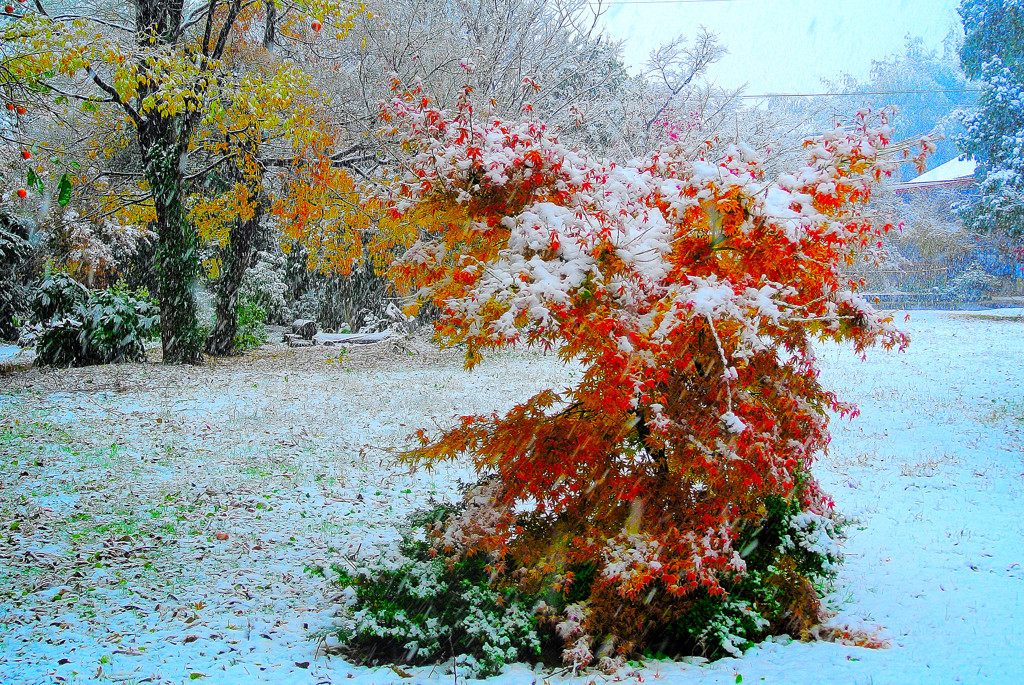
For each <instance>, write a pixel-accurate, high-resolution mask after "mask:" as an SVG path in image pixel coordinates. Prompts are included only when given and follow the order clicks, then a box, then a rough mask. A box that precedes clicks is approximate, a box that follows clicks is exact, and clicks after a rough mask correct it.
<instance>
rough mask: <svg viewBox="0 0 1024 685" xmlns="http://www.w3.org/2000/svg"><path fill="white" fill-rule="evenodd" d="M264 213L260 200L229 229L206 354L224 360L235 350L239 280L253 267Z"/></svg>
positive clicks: (240, 282) (240, 283)
mask: <svg viewBox="0 0 1024 685" xmlns="http://www.w3.org/2000/svg"><path fill="white" fill-rule="evenodd" d="M264 212H265V207H264V203H263V202H262V201H259V202H258V204H257V205H256V211H255V212H254V213H253V216H252V218H251V219H249V220H247V221H236V222H235V225H234V226H233V227H232V229H231V234H230V237H229V241H230V242H229V243H228V245H227V247H226V248H225V250H224V252H223V253H222V257H221V276H220V280H218V281H217V320H216V322H215V323H214V324H213V330H212V331H211V332H210V337H209V338H207V340H206V353H207V354H212V355H216V356H221V357H223V356H227V355H230V354H233V353H234V351H235V334H237V333H238V294H239V291H240V290H241V287H242V278H243V277H244V276H245V272H246V271H247V270H248V269H249V267H250V266H252V261H253V257H254V256H255V253H256V238H257V236H258V235H259V225H260V219H261V218H262V217H263V214H264Z"/></svg>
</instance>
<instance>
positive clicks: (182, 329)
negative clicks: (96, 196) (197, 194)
mask: <svg viewBox="0 0 1024 685" xmlns="http://www.w3.org/2000/svg"><path fill="white" fill-rule="evenodd" d="M183 10H184V3H183V2H182V0H136V2H135V29H136V38H137V40H138V42H139V46H140V47H141V48H142V50H143V51H142V53H141V54H142V55H145V54H146V52H147V51H149V50H151V49H154V48H157V49H159V48H160V47H164V46H171V45H174V44H176V43H177V41H178V40H179V39H180V32H181V21H182V12H183ZM211 11H212V7H211ZM140 60H141V61H140V67H141V68H140V71H141V72H142V73H148V74H150V75H151V77H152V78H153V80H152V81H150V82H149V83H147V84H145V85H143V86H141V87H140V88H139V91H138V92H137V93H136V98H137V101H138V102H139V103H142V102H145V99H146V97H147V96H149V95H151V94H154V93H155V92H156V91H158V90H159V82H160V79H161V78H162V77H163V76H164V74H163V73H161V72H160V70H159V67H156V66H154V64H153V62H152V61H150V60H146V59H143V58H142V57H140ZM137 111H138V112H141V114H136V115H135V116H134V117H133V119H134V121H135V125H136V128H137V130H138V141H139V148H140V151H141V153H142V161H143V175H144V176H145V178H146V182H147V183H149V188H150V192H151V193H152V195H153V206H154V210H155V212H156V221H155V222H154V225H153V229H154V231H155V233H156V234H157V259H156V261H157V270H158V276H159V282H160V342H161V345H162V346H163V353H164V363H165V364H197V363H199V362H201V361H202V358H203V357H202V349H203V339H202V335H201V334H200V332H199V320H198V316H197V311H196V309H197V308H196V299H195V293H194V288H195V285H196V280H197V279H198V276H199V254H198V246H197V241H196V236H195V232H194V230H193V228H192V226H190V225H189V223H188V221H187V220H186V216H185V207H184V205H183V203H182V194H183V191H184V189H183V187H182V186H183V185H184V183H185V155H186V153H187V151H188V144H189V140H190V139H191V137H192V128H193V125H194V122H195V116H196V115H195V114H194V113H191V112H188V111H181V112H179V113H174V114H171V113H168V114H162V113H161V112H160V111H159V110H157V109H156V108H150V109H149V110H148V111H144V110H142V109H141V108H140V109H138V110H137Z"/></svg>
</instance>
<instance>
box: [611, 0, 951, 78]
mask: <svg viewBox="0 0 1024 685" xmlns="http://www.w3.org/2000/svg"><path fill="white" fill-rule="evenodd" d="M604 2H605V4H606V6H607V7H608V12H607V14H606V17H605V26H606V29H607V31H608V33H609V34H610V35H611V37H612V38H614V39H618V40H625V41H626V45H625V51H624V56H625V58H626V61H627V63H628V64H630V66H631V67H640V66H641V65H642V64H643V63H644V62H645V61H646V59H647V55H648V54H649V52H650V51H651V50H652V49H653V48H655V47H657V46H658V45H659V44H661V43H664V42H666V41H668V40H670V39H672V38H673V37H675V36H677V35H679V34H680V33H682V34H685V35H687V36H688V37H692V36H693V35H694V34H695V33H696V28H697V27H698V26H700V25H701V24H703V25H705V26H707V27H708V28H709V29H711V30H712V31H714V32H716V33H718V35H719V37H720V39H721V42H722V43H723V44H724V45H725V46H726V47H727V48H728V49H729V53H730V54H729V55H727V56H725V57H724V58H722V60H721V61H720V62H718V63H717V64H715V65H714V66H713V67H712V70H711V72H710V76H711V78H712V79H714V80H715V81H716V83H717V84H718V85H720V86H724V87H737V86H740V85H742V84H743V83H748V84H749V86H748V89H747V91H746V92H747V93H748V94H760V93H768V92H772V93H774V92H786V93H795V92H821V90H822V84H821V78H822V77H826V78H834V77H835V76H837V75H839V74H840V73H843V72H846V73H850V74H852V75H853V76H855V77H857V78H858V79H859V80H865V79H866V78H867V76H868V74H869V71H870V69H871V61H872V60H873V59H875V60H877V59H881V58H884V57H886V56H888V55H892V54H894V53H901V52H903V45H904V42H905V41H904V39H905V36H906V35H907V33H910V34H912V35H917V36H922V37H923V38H924V42H925V44H926V45H927V46H929V47H940V46H941V43H942V39H943V38H944V37H945V36H946V34H947V32H948V31H949V29H950V28H951V27H953V26H954V25H956V26H957V27H959V16H958V15H957V13H956V8H957V6H958V4H959V2H958V0H675V1H673V0H668V1H666V0H643V1H641V0H619V1H618V2H616V1H615V0H604Z"/></svg>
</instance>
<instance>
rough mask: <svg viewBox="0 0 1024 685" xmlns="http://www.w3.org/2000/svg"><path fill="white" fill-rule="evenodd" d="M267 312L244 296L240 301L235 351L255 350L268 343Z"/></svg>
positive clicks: (254, 301)
mask: <svg viewBox="0 0 1024 685" xmlns="http://www.w3.org/2000/svg"><path fill="white" fill-rule="evenodd" d="M266 321H267V311H266V309H264V308H263V307H262V306H260V304H259V303H258V302H257V301H256V300H253V299H251V298H249V297H246V296H244V295H243V296H242V297H240V298H239V300H238V329H237V330H236V332H235V349H236V350H238V351H240V352H241V351H244V350H251V349H255V348H257V347H259V346H261V345H263V344H265V343H266V342H267V339H268V338H269V334H268V333H267V327H266V325H265V324H266Z"/></svg>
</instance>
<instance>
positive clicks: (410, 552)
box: [326, 497, 842, 676]
mask: <svg viewBox="0 0 1024 685" xmlns="http://www.w3.org/2000/svg"><path fill="white" fill-rule="evenodd" d="M763 506H764V512H765V513H764V517H763V519H762V521H761V525H759V526H758V527H757V529H756V530H751V531H748V533H747V534H746V535H745V536H743V538H742V539H741V540H740V541H738V544H737V549H741V550H743V555H744V557H745V561H746V564H747V570H746V572H745V573H744V574H742V575H740V576H739V577H737V578H736V579H735V580H734V581H733V582H731V583H728V584H727V586H726V587H725V590H726V594H724V595H712V594H709V593H707V592H706V591H704V590H698V591H696V592H695V593H694V594H692V595H689V596H687V597H683V598H679V600H678V601H679V605H678V608H677V609H676V610H671V611H668V612H666V615H673V616H674V618H673V619H672V620H670V621H668V622H667V623H662V624H660V625H649V626H646V628H645V629H644V631H643V632H644V633H645V634H643V635H641V638H640V639H639V640H638V641H636V642H634V643H632V644H633V648H632V651H630V650H627V651H621V650H620V652H619V653H618V654H617V655H616V652H615V651H614V648H615V646H616V645H618V644H621V643H618V642H617V641H616V640H609V639H607V638H608V636H605V637H604V638H603V639H602V638H601V637H600V635H601V632H600V628H601V626H600V625H593V624H592V620H591V619H592V617H593V616H594V615H595V614H594V611H595V610H597V608H598V607H599V606H600V605H601V603H602V602H606V601H607V598H601V597H598V596H597V592H598V588H599V587H600V583H597V582H596V581H597V580H598V578H596V575H597V574H596V572H595V568H594V567H592V566H580V567H575V568H573V569H569V570H570V571H571V572H572V573H571V576H570V575H569V574H568V573H566V574H565V575H563V576H559V580H558V582H557V584H554V583H545V584H544V586H543V587H541V588H539V589H538V593H537V594H536V595H535V596H525V595H523V594H522V593H521V591H520V590H516V589H514V588H513V587H512V586H511V584H509V583H507V581H506V582H505V584H504V585H502V580H501V579H502V578H508V577H509V576H514V575H515V571H516V570H515V569H507V568H504V569H501V572H498V569H499V568H501V565H500V564H499V563H493V562H492V560H490V559H489V558H487V557H486V556H485V555H482V554H476V555H473V556H468V557H461V558H460V557H456V558H449V557H447V556H446V555H445V554H444V552H443V551H441V550H440V549H438V548H437V547H432V546H431V544H430V543H429V542H428V541H427V540H430V539H431V533H432V532H436V531H439V530H442V529H443V526H444V522H445V521H448V520H451V519H452V517H454V516H459V515H463V514H464V509H465V505H459V506H457V507H456V506H434V507H433V508H431V509H429V510H426V511H420V512H417V513H416V514H414V515H413V516H411V517H410V518H409V519H408V521H407V523H406V525H405V527H404V530H403V532H402V537H403V543H402V545H401V550H402V555H403V556H402V558H400V559H398V560H394V559H392V560H390V561H381V560H375V561H372V562H366V563H364V565H362V566H359V567H356V568H353V567H343V566H341V565H337V564H335V565H332V566H331V568H330V570H328V571H327V572H326V575H327V576H329V577H330V578H331V579H332V580H334V581H335V582H337V583H339V584H340V585H342V586H343V587H344V588H346V595H347V597H348V603H347V605H346V608H345V610H344V612H343V614H342V616H341V617H340V618H339V620H338V622H337V628H336V631H337V634H338V636H339V638H340V640H341V642H342V644H343V647H342V651H343V652H344V653H345V654H346V655H347V656H349V657H351V658H354V659H356V660H358V661H359V662H361V663H369V664H381V663H403V664H414V665H417V664H425V663H432V662H440V661H446V660H448V659H451V658H455V659H456V664H460V665H459V667H458V668H459V673H463V674H465V675H475V676H486V675H491V674H494V673H498V672H500V670H501V667H502V665H504V664H506V663H509V662H511V661H516V660H534V659H536V658H537V657H538V655H541V654H543V655H544V657H545V661H547V662H549V663H551V664H552V665H554V663H553V662H555V660H556V659H557V658H558V655H559V654H561V657H562V660H563V661H564V662H565V663H567V664H569V665H573V666H582V665H586V664H587V663H591V662H596V663H598V664H599V665H601V666H602V667H604V668H606V669H608V668H615V667H617V666H620V665H621V664H623V663H625V658H632V657H638V656H640V655H641V653H642V654H647V655H651V654H657V655H659V656H664V655H668V656H671V657H680V656H691V655H700V656H704V657H707V658H711V659H716V658H721V657H725V656H741V655H742V653H743V652H744V651H745V650H746V649H748V648H749V647H751V646H752V645H754V644H755V643H756V642H758V641H759V640H762V639H764V638H765V637H767V636H769V635H774V634H781V633H789V634H791V635H792V636H794V637H797V638H801V637H806V636H807V631H808V630H809V629H810V628H811V627H813V626H814V625H816V624H817V623H819V622H820V621H821V620H822V618H823V617H822V615H821V614H820V612H819V609H818V607H819V602H818V599H819V593H821V592H824V591H825V590H826V589H827V587H828V586H829V584H830V583H831V581H832V580H833V579H834V578H835V575H836V573H837V572H838V568H839V564H840V562H841V560H842V554H841V552H840V550H839V548H838V546H837V543H836V540H838V539H839V538H840V537H841V530H840V527H839V525H838V524H837V523H836V522H835V521H834V520H833V519H830V518H827V517H824V516H820V515H817V514H814V513H812V512H808V511H801V510H800V505H799V498H795V499H794V500H793V501H788V500H784V499H781V498H774V497H773V498H768V499H767V500H766V501H764V502H763ZM523 523H524V524H525V523H527V522H526V521H523ZM424 531H426V533H427V535H426V537H424V535H423V533H424ZM567 577H571V578H572V581H571V582H568V583H566V582H565V580H566V578H567ZM658 595H659V598H658V599H656V600H655V601H656V602H663V601H666V600H665V599H664V598H665V597H666V596H667V595H665V594H664V593H658ZM653 596H654V595H653V593H652V595H651V596H648V597H647V598H646V599H645V598H639V599H638V600H637V601H638V602H644V601H650V599H651V597H653ZM620 599H621V598H620ZM620 610H622V611H626V612H628V611H631V610H632V607H630V606H629V605H628V601H626V600H622V605H621V607H620ZM595 635H597V636H598V637H594V636H595ZM596 643H599V644H596Z"/></svg>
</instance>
